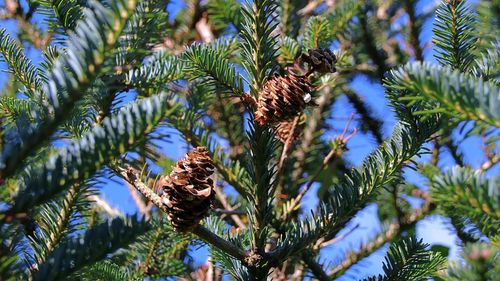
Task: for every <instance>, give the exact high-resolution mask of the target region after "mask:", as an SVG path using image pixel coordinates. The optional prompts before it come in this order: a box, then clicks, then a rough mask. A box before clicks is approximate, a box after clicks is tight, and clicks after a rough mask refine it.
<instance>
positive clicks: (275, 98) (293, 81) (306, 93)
mask: <svg viewBox="0 0 500 281" xmlns="http://www.w3.org/2000/svg"><path fill="white" fill-rule="evenodd" d="M312 91H313V86H312V85H311V83H309V80H307V77H305V76H300V75H295V74H292V73H289V74H288V75H287V76H274V77H273V78H272V79H270V80H268V81H267V82H266V83H265V84H264V87H263V88H262V91H261V92H260V93H259V100H258V102H257V111H256V112H255V121H256V122H258V123H259V124H261V125H264V124H274V123H277V122H280V121H283V120H287V119H291V118H293V117H295V116H297V115H298V114H300V113H302V110H304V108H305V107H306V105H307V104H310V103H312V102H311V92H312Z"/></svg>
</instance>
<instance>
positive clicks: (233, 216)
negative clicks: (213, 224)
mask: <svg viewBox="0 0 500 281" xmlns="http://www.w3.org/2000/svg"><path fill="white" fill-rule="evenodd" d="M214 189H215V197H217V199H218V200H219V202H220V203H221V205H222V207H224V209H216V210H215V212H217V213H220V214H228V215H230V217H231V219H232V220H233V221H234V223H235V224H236V225H237V226H238V227H239V228H240V229H242V230H243V229H245V228H246V225H245V224H244V223H243V221H241V219H240V217H239V216H238V215H241V214H245V212H241V211H235V210H234V209H233V207H231V205H230V204H229V202H227V199H226V196H225V195H224V193H223V192H222V191H221V190H220V188H217V187H215V188H214Z"/></svg>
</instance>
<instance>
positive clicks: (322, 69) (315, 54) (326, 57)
mask: <svg viewBox="0 0 500 281" xmlns="http://www.w3.org/2000/svg"><path fill="white" fill-rule="evenodd" d="M299 62H300V63H307V64H308V65H309V68H310V71H316V72H319V73H333V72H335V71H336V69H335V63H336V62H337V58H336V57H335V55H334V54H333V53H332V51H330V50H329V49H326V48H319V49H311V50H309V51H307V54H305V53H304V54H302V55H300V57H299Z"/></svg>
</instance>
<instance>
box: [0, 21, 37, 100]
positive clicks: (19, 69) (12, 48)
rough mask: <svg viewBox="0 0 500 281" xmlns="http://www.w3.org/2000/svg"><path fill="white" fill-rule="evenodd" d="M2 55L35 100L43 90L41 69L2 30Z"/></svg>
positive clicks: (0, 33)
mask: <svg viewBox="0 0 500 281" xmlns="http://www.w3.org/2000/svg"><path fill="white" fill-rule="evenodd" d="M0 53H1V54H2V56H3V58H4V60H5V62H6V63H7V64H8V66H9V69H10V71H11V72H12V74H14V77H15V78H16V79H18V80H19V81H20V82H21V83H22V84H23V85H24V86H25V87H26V89H27V91H28V93H29V96H30V97H32V98H34V96H35V94H36V93H37V92H39V91H40V90H41V84H42V82H41V81H40V77H39V74H38V71H39V69H38V68H37V67H36V66H35V65H33V63H32V62H31V61H30V60H29V59H28V58H27V57H26V55H25V54H24V52H23V49H22V47H21V46H19V45H18V44H17V43H16V42H15V41H14V40H12V39H11V38H10V36H9V35H8V34H7V31H6V30H5V29H3V28H1V29H0Z"/></svg>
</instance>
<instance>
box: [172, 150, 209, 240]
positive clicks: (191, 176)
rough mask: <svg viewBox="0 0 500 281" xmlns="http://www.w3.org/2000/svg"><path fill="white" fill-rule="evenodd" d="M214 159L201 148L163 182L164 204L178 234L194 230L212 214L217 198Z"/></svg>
mask: <svg viewBox="0 0 500 281" xmlns="http://www.w3.org/2000/svg"><path fill="white" fill-rule="evenodd" d="M213 173H214V165H213V162H212V159H211V158H210V156H209V155H208V152H207V149H206V148H205V147H197V148H195V149H193V150H192V151H191V152H189V153H187V154H186V156H184V159H182V160H179V161H178V162H177V165H176V166H175V167H174V168H173V170H172V172H171V173H170V175H169V176H168V177H165V178H163V179H162V182H163V195H162V198H163V204H165V205H166V208H167V211H168V213H167V216H168V219H169V221H170V222H171V223H172V225H173V226H174V228H175V229H176V230H178V231H190V230H192V229H193V228H195V227H196V225H198V223H199V222H200V220H202V219H203V218H204V217H205V216H206V214H207V213H208V211H209V209H210V206H211V203H212V199H213V197H214V195H215V192H214V190H213V184H214V182H213V180H212V179H211V178H209V177H210V176H211V175H212V174H213Z"/></svg>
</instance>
